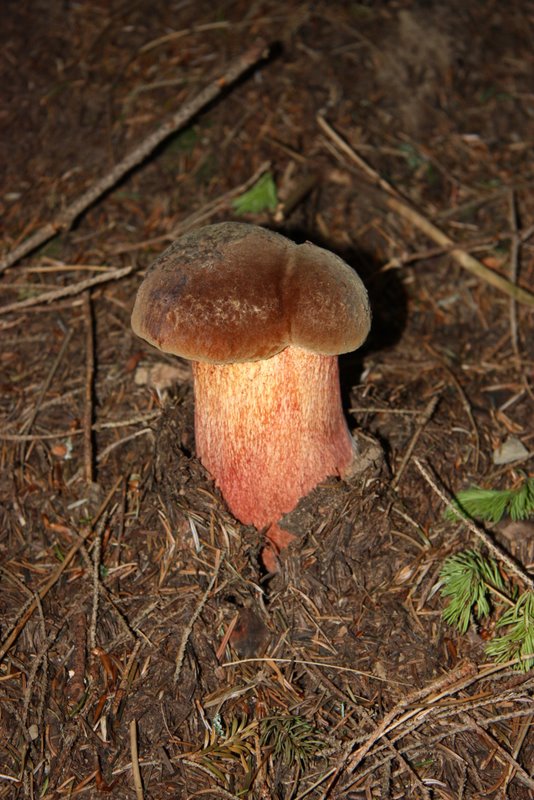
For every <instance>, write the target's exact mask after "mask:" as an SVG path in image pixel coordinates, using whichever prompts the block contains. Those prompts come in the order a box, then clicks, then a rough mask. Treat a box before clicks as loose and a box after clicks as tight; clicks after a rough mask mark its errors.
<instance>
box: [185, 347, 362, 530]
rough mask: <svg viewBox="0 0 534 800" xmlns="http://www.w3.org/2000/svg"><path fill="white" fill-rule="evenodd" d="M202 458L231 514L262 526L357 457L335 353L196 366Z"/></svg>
mask: <svg viewBox="0 0 534 800" xmlns="http://www.w3.org/2000/svg"><path fill="white" fill-rule="evenodd" d="M193 374H194V381H195V403H196V406H195V439H196V447H197V455H198V456H199V458H200V460H201V461H202V463H203V465H204V466H205V468H206V469H207V470H208V472H210V473H211V475H212V476H213V477H214V478H215V481H216V484H217V485H218V487H219V488H220V490H221V492H222V494H223V496H224V498H225V500H226V502H227V504H228V506H229V508H230V510H231V511H232V513H233V514H234V516H235V517H236V518H237V519H239V520H240V521H241V522H243V523H245V524H251V525H254V526H255V527H256V528H263V527H265V526H267V525H271V524H273V523H276V522H277V521H278V520H279V519H280V518H281V517H282V515H283V514H285V513H287V512H289V511H291V510H292V509H293V508H295V506H296V505H297V503H298V501H299V500H300V498H301V497H304V496H305V495H306V494H307V493H308V492H309V491H311V489H313V488H314V487H315V486H317V484H318V483H320V482H321V481H322V480H324V479H325V478H326V477H328V476H329V475H341V476H342V475H344V474H345V473H346V472H347V471H348V469H349V467H350V465H351V462H352V459H353V445H352V438H351V436H350V434H349V430H348V428H347V424H346V421H345V418H344V415H343V410H342V406H341V397H340V388H339V370H338V359H337V356H324V355H317V354H315V353H310V352H308V351H306V350H302V349H301V348H298V347H287V348H286V349H285V350H283V351H282V352H280V353H278V354H277V355H275V356H272V357H271V358H268V359H266V360H262V361H248V362H242V363H231V364H209V363H204V362H198V361H197V362H194V363H193Z"/></svg>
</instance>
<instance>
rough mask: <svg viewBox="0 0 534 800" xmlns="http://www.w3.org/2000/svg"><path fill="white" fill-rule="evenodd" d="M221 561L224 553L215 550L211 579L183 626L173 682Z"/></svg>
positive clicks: (178, 676)
mask: <svg viewBox="0 0 534 800" xmlns="http://www.w3.org/2000/svg"><path fill="white" fill-rule="evenodd" d="M223 561H224V553H222V554H221V552H220V551H219V550H218V551H217V557H216V562H215V569H214V571H213V575H212V576H211V580H210V582H209V584H208V588H207V589H206V591H205V592H204V594H203V595H202V597H201V598H200V602H199V604H198V606H197V607H196V608H195V610H194V612H193V613H192V615H191V619H190V620H189V622H188V624H187V626H186V628H185V630H184V632H183V635H182V641H181V642H180V647H179V648H178V654H177V656H176V667H175V670H174V682H175V683H177V682H178V680H179V678H180V675H181V672H182V667H183V664H184V656H185V648H186V647H187V642H188V641H189V637H190V636H191V633H192V631H193V627H194V625H195V622H196V621H197V619H198V618H199V616H200V614H201V613H202V609H203V608H204V606H205V605H206V603H207V602H208V598H209V596H210V592H211V590H212V589H213V587H214V586H215V581H216V580H217V576H218V575H219V570H220V569H221V565H222V563H223Z"/></svg>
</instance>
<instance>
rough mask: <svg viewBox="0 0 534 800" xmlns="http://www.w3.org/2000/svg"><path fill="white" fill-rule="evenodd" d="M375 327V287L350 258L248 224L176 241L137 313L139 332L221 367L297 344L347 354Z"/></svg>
mask: <svg viewBox="0 0 534 800" xmlns="http://www.w3.org/2000/svg"><path fill="white" fill-rule="evenodd" d="M370 323H371V315H370V311H369V301H368V297H367V292H366V290H365V287H364V285H363V283H362V282H361V280H360V278H359V277H358V275H357V274H356V273H355V272H354V270H353V269H352V268H351V267H349V266H348V264H346V263H345V262H344V261H343V260H342V259H341V258H339V257H338V256H336V255H334V254H333V253H330V252H329V251H328V250H323V249H322V248H321V247H316V246H315V245H313V244H311V243H309V242H306V243H305V244H300V245H297V244H295V243H294V242H292V241H290V240H289V239H286V238H285V237H284V236H281V235H280V234H278V233H274V232H273V231H270V230H267V229H265V228H260V227H258V226H257V225H248V224H245V223H241V222H222V223H219V224H216V225H207V226H205V227H203V228H199V229H197V230H195V231H192V232H191V233H187V234H185V236H182V237H181V238H180V239H178V240H177V241H176V242H174V243H173V244H172V245H171V246H170V247H169V248H167V250H165V251H164V252H163V253H162V254H161V255H160V256H159V258H157V259H156V261H154V263H153V264H152V265H151V267H150V268H149V270H148V272H147V274H146V277H145V279H144V280H143V282H142V284H141V286H140V287H139V291H138V293H137V297H136V300H135V305H134V309H133V313H132V328H133V330H134V332H135V333H136V334H137V335H138V336H140V337H141V338H143V339H146V340H147V341H148V342H150V343H151V344H153V345H155V346H156V347H158V348H159V349H160V350H163V351H165V352H167V353H173V354H174V355H178V356H182V357H184V358H188V359H191V360H193V361H204V362H209V363H215V364H217V363H218V364H224V363H227V362H239V361H258V360H260V359H263V358H270V357H271V356H274V355H276V353H279V352H281V351H282V350H284V349H285V348H286V347H288V346H290V345H292V346H295V347H300V348H303V349H304V350H308V351H311V352H314V353H320V354H321V355H337V354H339V353H347V352H349V351H351V350H355V349H356V348H358V347H359V346H360V345H361V344H362V343H363V342H364V340H365V338H366V337H367V334H368V332H369V328H370Z"/></svg>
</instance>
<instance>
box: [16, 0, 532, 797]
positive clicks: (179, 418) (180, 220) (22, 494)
mask: <svg viewBox="0 0 534 800" xmlns="http://www.w3.org/2000/svg"><path fill="white" fill-rule="evenodd" d="M533 26H534V4H533V3H531V2H520V0H511V2H508V3H506V4H503V3H497V2H488V3H479V2H474V0H471V2H467V3H466V2H460V1H459V0H453V1H452V2H448V3H438V2H432V1H430V2H423V0H421V2H414V1H412V2H410V1H409V0H405V1H403V0H399V2H374V3H371V2H364V3H356V2H355V3H350V2H327V0H323V1H322V2H321V1H319V2H314V3H311V2H310V3H301V2H290V3H287V2H281V0H273V2H268V1H267V0H265V1H264V2H263V1H262V0H257V2H252V3H251V2H240V0H227V2H221V3H215V4H214V3H212V2H206V0H200V1H199V2H191V0H186V1H185V2H176V3H165V2H161V0H155V2H150V3H149V2H147V0H138V1H137V2H133V3H119V2H102V0H101V1H100V2H98V0H97V2H93V3H91V4H87V3H83V2H81V3H70V2H68V3H64V2H59V1H58V0H52V1H51V2H50V1H49V2H46V3H45V2H42V1H39V0H36V2H32V3H30V2H13V0H7V2H5V3H4V7H3V12H2V31H1V33H0V37H1V48H0V53H1V63H2V82H1V86H2V88H1V90H0V91H1V97H2V106H1V110H0V114H1V117H0V119H1V124H2V127H3V136H2V142H3V148H2V152H3V156H4V157H3V159H2V162H3V163H2V167H1V168H2V178H3V179H2V192H1V196H0V213H1V216H2V221H3V225H2V229H3V243H2V250H3V255H5V256H7V255H8V254H9V253H10V252H11V251H13V250H14V248H15V247H17V246H18V245H19V244H20V243H21V242H24V240H25V239H26V238H27V237H29V236H30V235H31V234H32V233H35V232H36V231H38V230H39V229H40V228H41V227H43V226H44V225H46V224H48V223H50V222H55V221H56V220H58V219H59V218H60V215H61V213H62V211H63V210H64V209H65V208H66V207H68V205H69V204H70V203H72V202H73V201H74V200H75V199H76V198H78V197H79V196H81V195H82V193H83V192H84V191H85V190H86V189H87V188H89V187H90V186H91V185H92V184H93V183H95V182H96V181H97V180H98V179H100V178H102V176H104V175H106V174H107V173H109V172H110V171H111V170H112V168H113V167H114V166H115V165H116V164H117V162H119V161H120V160H121V159H122V158H123V157H124V155H125V154H126V153H128V152H130V151H132V150H133V149H134V148H135V147H136V146H138V145H139V144H140V143H141V142H142V141H143V140H144V139H145V138H146V137H147V136H149V134H151V133H152V131H154V130H155V129H157V128H158V127H159V126H160V125H161V123H162V122H163V121H164V120H165V119H166V118H167V117H168V116H169V115H170V114H172V113H173V112H175V111H176V110H177V109H179V108H180V107H181V106H183V105H184V104H187V103H188V102H189V101H190V100H191V98H193V97H195V96H196V95H197V94H198V92H200V90H202V89H203V88H204V87H205V86H207V85H209V84H211V83H212V82H213V81H215V80H216V79H218V78H219V77H220V76H221V75H222V74H224V72H225V70H226V69H227V67H228V65H229V64H230V63H231V62H232V61H233V60H234V59H236V58H237V57H238V56H240V54H242V53H243V52H245V51H246V50H248V48H249V47H250V46H251V45H254V44H255V43H256V42H257V41H258V40H263V41H264V42H265V43H266V49H265V52H266V56H265V58H264V59H263V60H262V61H261V62H258V63H257V64H256V66H255V67H254V68H253V69H252V70H249V71H248V72H247V73H245V74H244V75H243V76H242V77H241V79H240V80H239V81H238V82H237V83H236V84H235V85H233V86H228V87H226V89H225V90H224V91H223V92H222V93H221V94H220V95H219V97H218V98H217V99H215V100H214V101H213V102H212V103H211V104H210V105H209V107H207V108H206V109H204V110H203V111H202V112H201V113H199V114H197V115H196V116H195V117H194V119H193V120H190V121H189V122H188V123H187V124H186V126H185V127H184V128H182V129H180V130H179V131H177V132H176V133H175V134H173V135H172V136H170V137H169V138H168V139H167V140H166V142H165V143H164V144H162V145H161V146H159V147H158V148H157V149H156V150H155V151H154V152H153V153H152V155H151V156H150V157H149V158H147V159H145V160H144V161H143V163H142V164H141V165H139V166H138V167H137V168H136V169H134V170H133V171H131V172H130V173H129V174H128V175H127V176H125V177H124V178H123V179H122V180H120V181H119V182H118V184H117V185H116V186H115V187H114V188H113V189H112V190H111V191H108V192H106V193H105V194H104V195H103V196H101V197H98V199H97V200H96V201H95V202H94V203H93V204H92V205H91V207H90V208H89V209H88V210H87V211H86V212H85V213H83V214H82V215H81V216H80V217H79V218H78V219H77V221H76V224H75V225H74V226H72V227H71V228H70V229H69V230H64V231H63V232H62V233H61V235H59V236H57V237H55V238H52V239H51V240H50V241H48V242H47V243H46V244H44V245H43V246H42V247H41V248H40V249H38V250H34V251H33V252H31V253H28V254H27V255H25V257H23V258H20V259H18V260H17V261H16V263H14V264H13V265H12V266H10V267H9V268H7V269H5V270H3V272H2V275H1V279H0V289H1V297H2V305H1V307H0V335H1V348H0V363H1V373H0V384H1V393H0V404H1V411H2V420H1V422H0V444H1V461H0V464H1V473H0V515H1V516H0V559H1V560H0V565H1V566H0V587H1V591H0V638H1V641H2V644H1V645H0V797H1V798H19V797H20V798H26V797H27V798H63V797H65V798H71V797H78V796H80V797H99V796H100V795H101V794H102V796H105V795H106V794H107V795H110V796H112V797H117V798H131V797H134V796H135V797H137V798H138V800H139V798H142V797H145V798H154V800H159V798H190V797H191V798H192V797H199V796H200V797H202V796H204V797H214V798H215V797H223V798H224V797H226V798H236V797H240V798H244V797H248V798H258V800H260V799H261V800H268V799H269V798H280V800H282V798H283V799H284V800H289V799H290V798H291V799H292V800H297V798H304V797H306V798H310V800H311V798H316V800H318V799H319V798H347V800H348V799H349V798H352V799H353V800H355V799H356V798H381V799H382V798H384V799H386V798H404V797H417V798H419V797H420V798H426V799H428V798H444V799H445V800H449V798H450V799H451V800H452V798H465V800H468V798H469V799H471V798H473V799H474V798H482V797H489V798H499V799H500V798H506V797H507V798H510V800H526V799H527V798H529V797H532V792H533V789H534V774H533V773H532V764H533V762H534V733H533V729H532V720H533V718H534V707H533V705H532V688H533V677H532V673H528V672H524V671H518V670H517V669H514V668H513V666H514V665H510V666H507V665H505V666H502V665H494V664H492V665H490V666H487V665H488V663H489V662H488V658H487V656H486V654H485V644H486V640H487V639H488V638H491V637H492V635H493V634H494V625H495V618H496V616H492V617H490V618H489V620H487V621H486V622H485V623H484V624H482V625H477V624H476V623H475V621H473V623H472V625H471V626H470V629H469V631H468V633H467V634H466V635H465V636H460V635H459V634H458V633H456V632H455V631H454V629H452V628H450V627H449V626H448V625H446V624H445V622H443V620H442V618H441V614H442V611H443V608H444V605H445V601H444V599H443V598H442V597H441V595H440V593H439V591H438V590H437V583H438V580H439V572H440V569H441V567H442V565H443V562H444V559H445V558H446V557H447V556H449V555H451V554H452V553H456V552H458V551H460V550H462V549H465V548H467V547H469V548H473V547H479V542H478V541H477V539H476V537H474V535H473V533H472V532H471V531H470V530H468V529H467V528H466V527H465V526H464V525H462V524H460V523H451V522H447V521H445V520H444V517H443V511H444V507H443V502H442V499H441V498H440V496H439V494H438V492H437V490H438V489H440V488H443V489H444V490H445V491H446V493H454V492H457V491H458V490H460V489H462V488H465V487H467V486H471V485H474V484H477V485H480V486H484V487H486V488H492V489H501V488H509V487H513V486H516V485H518V483H519V482H520V480H521V477H522V476H524V475H525V474H532V455H533V454H534V429H533V424H532V420H533V406H534V403H533V400H534V396H533V394H532V380H533V368H534V335H533V332H534V326H533V316H532V305H530V306H529V304H528V303H529V300H528V298H526V302H515V301H513V300H512V299H511V298H510V296H509V295H508V294H506V293H505V292H503V291H501V290H500V289H499V288H496V287H495V286H493V285H490V283H488V281H487V280H486V278H485V277H484V276H481V275H475V274H474V273H473V272H471V271H468V270H467V269H465V268H464V266H462V265H461V263H460V262H459V260H458V258H457V256H456V254H455V253H452V252H451V251H452V250H453V249H454V245H457V246H459V247H461V248H463V250H464V251H466V252H469V253H470V254H471V255H472V256H473V257H474V258H476V259H477V260H478V262H479V263H481V264H482V265H483V266H485V267H486V268H488V269H489V270H491V271H492V274H494V275H495V274H497V275H501V276H503V277H504V278H507V279H509V280H510V281H511V282H512V283H515V284H518V285H519V286H521V287H522V288H523V289H525V290H527V291H530V292H532V290H533V287H534V227H533V225H534V190H533V189H534V165H533V161H532V147H533V145H534V135H533V132H534V94H533V89H532V75H533V71H534V55H533V53H534V47H533V44H534V33H533V31H534V28H533ZM267 52H268V54H267ZM325 123H326V124H325ZM336 135H337V136H338V137H341V140H342V141H341V140H340V139H336ZM343 142H344V144H343ZM265 162H267V165H266V166H264V167H262V165H264V164H265ZM267 169H269V170H270V171H271V173H272V175H273V178H274V180H275V182H276V186H277V190H278V195H279V199H280V204H279V207H278V209H275V210H272V211H262V212H259V213H254V214H252V213H250V214H247V215H245V216H244V217H239V216H238V215H237V214H236V212H235V210H234V208H233V205H232V199H233V198H234V197H235V196H237V195H240V194H242V193H243V191H244V189H243V187H244V186H248V185H249V182H250V179H251V178H252V177H253V176H254V175H255V174H256V173H258V174H261V173H262V171H263V172H264V171H266V170H267ZM385 182H387V184H388V185H386V183H385ZM234 190H235V191H234ZM232 192H233V194H232ZM395 192H396V193H397V194H395V195H394V193H395ZM228 193H230V195H228ZM393 196H395V197H397V198H401V199H402V201H403V202H404V208H409V209H411V210H412V211H413V210H414V209H415V210H416V211H417V212H418V213H419V215H420V216H419V217H415V216H413V215H412V216H410V215H409V214H408V216H407V215H406V214H403V213H399V212H398V210H396V209H395V206H394V205H392V204H391V202H389V200H390V198H391V197H393ZM225 219H241V220H245V221H248V222H252V223H255V224H258V225H263V226H266V227H269V228H272V229H274V230H277V231H279V232H281V233H283V234H285V235H287V236H289V237H290V238H293V239H295V240H296V241H304V240H310V241H312V242H314V243H316V244H319V245H322V246H325V247H328V248H329V249H331V250H333V251H334V252H336V253H338V254H339V255H340V256H342V257H343V258H344V259H345V260H346V261H347V262H348V263H349V264H350V265H351V266H352V267H354V268H355V269H357V271H358V272H359V274H360V275H361V276H362V279H363V280H364V282H365V283H366V285H367V288H368V291H369V295H370V297H371V302H372V308H373V328H372V331H371V335H370V337H369V339H368V341H367V343H366V344H365V346H364V347H363V348H362V349H361V350H360V351H358V352H357V353H356V354H349V355H346V356H343V357H342V358H341V359H340V368H341V381H342V392H343V401H344V405H345V409H346V413H347V417H348V419H349V420H350V426H351V428H352V429H353V430H354V435H355V437H356V439H357V441H358V444H359V447H360V449H361V464H362V465H363V466H362V469H360V471H358V472H357V473H356V474H354V475H353V476H352V477H350V478H347V479H346V480H339V479H334V478H333V479H331V480H328V481H327V482H325V483H324V484H323V485H321V486H319V487H318V488H317V489H316V490H314V491H313V492H312V493H311V494H310V495H309V496H308V497H306V498H304V499H303V500H302V501H301V503H300V504H299V506H298V508H297V509H296V510H295V511H293V512H292V513H291V514H290V515H288V518H287V519H286V520H285V523H286V526H287V528H288V529H290V530H291V531H292V532H294V533H295V535H296V538H295V541H294V542H293V543H292V544H291V545H290V547H289V548H288V549H287V550H285V551H283V552H282V554H281V555H280V567H279V571H278V572H277V573H276V574H274V575H269V574H266V571H265V568H264V565H263V563H262V559H261V552H262V547H263V543H264V532H263V531H256V530H255V529H254V528H251V527H248V528H247V527H244V526H243V525H241V524H240V523H239V522H237V521H236V520H235V519H233V517H232V516H231V514H230V513H229V512H228V510H227V509H226V508H225V505H224V501H223V499H222V498H221V497H220V495H219V493H218V491H217V489H216V487H215V486H214V484H213V482H212V481H211V479H210V476H209V475H207V474H206V472H205V471H204V469H203V468H202V466H201V465H200V464H199V462H198V461H197V459H196V457H195V445H194V431H193V409H194V398H193V390H192V381H191V372H190V368H189V365H188V364H186V363H185V362H182V361H180V360H179V359H176V358H173V357H170V356H167V355H165V354H162V353H161V352H159V351H157V350H156V349H154V348H152V347H150V346H149V345H148V344H146V343H144V342H143V341H141V340H139V339H137V338H136V337H135V336H134V335H133V333H132V332H131V329H130V313H131V307H132V304H133V300H134V297H135V292H136V289H137V287H138V285H139V283H140V281H141V279H142V276H143V274H144V271H145V269H146V267H147V266H148V265H149V264H150V263H151V261H153V259H154V258H155V257H156V255H157V254H159V253H160V252H161V251H162V250H163V249H164V248H165V247H166V246H167V245H168V244H169V243H170V242H171V241H172V240H173V239H175V238H176V236H177V235H179V234H180V233H183V232H184V231H186V230H189V229H191V228H194V227H196V226H198V225H201V224H206V223H208V222H218V221H222V220H225ZM421 219H423V220H426V221H427V222H432V223H433V224H434V225H435V226H437V227H438V228H439V229H441V230H442V231H443V232H444V233H446V235H447V236H448V237H449V239H450V240H451V241H452V244H447V243H445V244H443V241H441V242H440V241H438V240H437V239H436V238H435V237H434V238H433V235H432V234H431V233H430V234H429V232H428V229H427V230H426V232H425V231H424V230H423V228H422V225H421V222H420V220H421ZM121 267H131V270H130V272H129V273H128V274H126V275H123V277H121V278H120V279H115V280H113V279H111V278H112V276H110V279H109V280H106V281H105V282H102V283H99V284H89V285H87V284H81V285H79V286H78V284H79V283H80V282H81V281H86V280H87V279H92V278H95V277H98V276H99V275H100V276H101V275H102V274H103V272H105V271H106V270H108V271H111V270H117V269H119V268H121ZM67 287H71V288H72V292H71V293H70V294H66V293H62V290H63V289H65V288H67ZM75 287H77V288H75ZM50 290H57V291H58V294H57V295H56V296H55V297H54V298H52V299H51V300H50V301H48V302H45V301H40V300H39V296H40V294H41V293H43V292H48V291H50ZM531 300H532V295H530V301H531ZM24 301H30V302H24ZM8 306H9V307H10V309H8ZM510 443H512V444H514V443H515V445H516V446H519V447H520V448H521V446H522V449H520V450H519V451H518V452H517V454H516V455H515V457H513V458H512V459H511V460H510V461H509V462H508V463H505V464H501V463H496V460H495V453H496V451H497V449H498V448H499V447H500V446H502V445H503V444H506V445H507V446H509V444H510ZM418 464H420V465H422V467H423V469H424V470H426V474H427V477H425V475H424V474H423V473H422V472H421V471H420V469H419V468H418ZM364 467H365V468H364ZM529 471H530V473H529ZM429 478H430V479H431V481H429ZM528 524H529V523H526V524H525V525H524V526H523V527H521V526H519V528H518V527H514V528H510V527H509V526H508V527H507V526H506V524H504V525H503V526H501V530H500V531H492V530H491V526H490V535H491V536H495V537H496V538H497V540H498V541H500V542H501V544H502V545H503V546H504V547H505V548H506V549H507V551H508V552H509V553H511V555H512V556H513V557H514V558H515V559H516V560H517V561H518V563H519V564H520V566H521V568H522V569H523V570H525V571H528V570H532V567H533V558H534V553H533V550H534V545H533V541H534V539H533V536H532V531H531V529H530V528H529V527H528ZM502 570H503V574H507V573H506V567H505V566H503V567H502ZM508 577H510V578H512V579H513V580H514V581H515V582H516V584H517V585H518V588H519V589H523V588H524V586H522V585H521V579H520V578H518V577H517V575H515V576H514V575H511V574H508ZM498 612H499V608H496V609H495V613H496V615H498ZM516 666H517V665H516ZM137 770H138V773H137Z"/></svg>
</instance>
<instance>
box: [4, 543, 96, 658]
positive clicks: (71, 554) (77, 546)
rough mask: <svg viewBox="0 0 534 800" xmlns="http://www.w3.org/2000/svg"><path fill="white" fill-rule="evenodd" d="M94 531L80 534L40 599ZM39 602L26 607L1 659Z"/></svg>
mask: <svg viewBox="0 0 534 800" xmlns="http://www.w3.org/2000/svg"><path fill="white" fill-rule="evenodd" d="M92 533H93V528H88V529H87V530H86V531H85V533H84V534H82V536H80V538H79V539H78V541H77V542H76V544H75V545H73V546H72V547H71V549H70V550H69V552H68V553H67V555H66V556H65V558H64V559H63V561H62V562H61V564H60V565H59V567H58V568H57V569H56V570H54V572H53V573H52V575H51V577H50V578H49V579H48V580H47V582H46V583H45V585H44V586H43V587H42V588H41V589H39V592H38V598H39V599H40V600H42V599H43V597H45V596H46V595H47V594H48V592H49V591H50V589H51V588H52V587H53V586H54V585H55V584H56V583H57V581H58V580H59V579H60V577H61V576H62V574H63V573H64V572H65V570H66V569H67V567H68V566H69V564H70V562H71V561H72V559H73V558H74V556H75V555H76V553H77V552H78V550H79V549H80V547H81V546H82V544H83V543H84V542H85V540H86V539H88V538H89V536H90V535H91V534H92ZM37 604H38V600H37V599H35V600H33V602H32V603H30V605H29V606H28V608H27V609H26V611H25V612H24V614H23V615H22V617H21V618H20V619H19V621H18V622H17V624H16V625H15V626H14V627H13V629H12V630H11V632H10V633H9V634H8V635H7V637H6V638H5V639H4V641H3V642H2V645H1V646H0V661H2V659H3V657H4V656H5V654H6V653H7V651H8V650H9V648H10V647H11V645H12V644H13V642H14V641H15V640H16V638H17V636H18V635H19V633H20V632H21V630H22V629H23V628H24V626H25V625H26V623H27V622H28V620H29V619H30V617H31V616H32V614H33V612H34V611H35V609H36V608H37Z"/></svg>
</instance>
